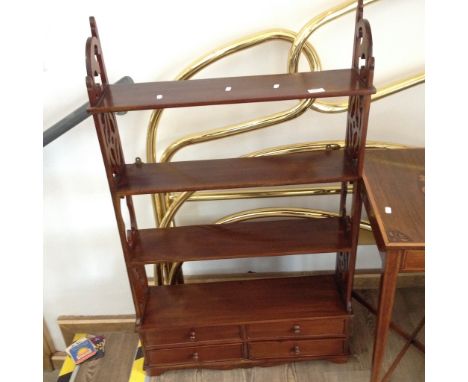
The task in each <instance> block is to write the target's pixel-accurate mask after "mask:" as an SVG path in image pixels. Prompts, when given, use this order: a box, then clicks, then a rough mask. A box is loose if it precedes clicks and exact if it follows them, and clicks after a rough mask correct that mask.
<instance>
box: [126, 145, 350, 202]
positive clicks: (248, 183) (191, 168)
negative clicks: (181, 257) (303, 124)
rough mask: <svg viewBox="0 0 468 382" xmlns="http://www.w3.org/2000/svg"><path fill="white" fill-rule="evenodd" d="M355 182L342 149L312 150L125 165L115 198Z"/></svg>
mask: <svg viewBox="0 0 468 382" xmlns="http://www.w3.org/2000/svg"><path fill="white" fill-rule="evenodd" d="M356 179H358V176H357V170H356V168H355V167H353V166H352V165H351V164H350V163H348V161H347V160H346V155H345V152H344V150H326V151H310V152H303V153H294V154H285V155H275V156H266V157H256V158H229V159H216V160H197V161H181V162H171V163H143V164H141V165H136V164H128V165H126V166H125V175H123V176H122V178H121V179H120V181H119V183H118V185H117V193H118V194H119V195H137V194H150V193H158V192H169V191H197V190H217V189H229V188H242V187H257V186H279V185H286V184H288V185H289V184H307V183H328V182H336V181H345V180H346V181H351V180H356Z"/></svg>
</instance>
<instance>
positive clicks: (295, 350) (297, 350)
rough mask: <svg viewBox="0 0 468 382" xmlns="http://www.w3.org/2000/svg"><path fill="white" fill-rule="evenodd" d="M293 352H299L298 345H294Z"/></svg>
mask: <svg viewBox="0 0 468 382" xmlns="http://www.w3.org/2000/svg"><path fill="white" fill-rule="evenodd" d="M293 352H294V354H296V355H298V354H301V349H299V346H298V345H295V346H294V348H293Z"/></svg>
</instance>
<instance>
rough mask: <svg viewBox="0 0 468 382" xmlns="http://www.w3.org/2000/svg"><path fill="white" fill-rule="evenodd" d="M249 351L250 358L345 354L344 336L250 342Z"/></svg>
mask: <svg viewBox="0 0 468 382" xmlns="http://www.w3.org/2000/svg"><path fill="white" fill-rule="evenodd" d="M249 351H250V352H249V355H250V358H251V359H267V358H294V357H296V358H300V357H307V356H315V357H321V356H335V355H344V354H347V350H346V340H345V339H344V338H343V339H340V338H327V339H317V340H297V341H261V342H251V343H250V344H249Z"/></svg>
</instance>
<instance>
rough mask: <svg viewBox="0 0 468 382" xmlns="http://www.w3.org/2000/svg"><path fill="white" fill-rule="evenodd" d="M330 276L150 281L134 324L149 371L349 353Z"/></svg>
mask: <svg viewBox="0 0 468 382" xmlns="http://www.w3.org/2000/svg"><path fill="white" fill-rule="evenodd" d="M350 318H351V314H350V313H349V312H347V311H346V308H345V305H344V303H343V302H342V300H341V297H340V295H339V293H338V288H337V286H336V282H335V279H334V277H333V276H329V275H326V276H307V277H291V278H275V279H263V280H246V281H229V282H220V283H206V284H185V285H173V286H165V287H151V288H150V294H149V300H148V303H147V307H146V313H145V316H144V319H143V320H142V324H141V326H140V327H139V332H140V337H141V340H142V344H143V347H144V350H145V366H146V369H147V372H148V373H149V374H156V375H157V374H160V373H161V372H163V371H165V370H172V369H181V368H234V367H243V366H245V367H248V366H254V365H261V364H274V363H280V362H289V361H291V360H295V361H296V360H298V361H299V360H307V359H316V358H320V359H331V360H335V361H343V360H345V359H346V357H347V355H348V326H349V320H350Z"/></svg>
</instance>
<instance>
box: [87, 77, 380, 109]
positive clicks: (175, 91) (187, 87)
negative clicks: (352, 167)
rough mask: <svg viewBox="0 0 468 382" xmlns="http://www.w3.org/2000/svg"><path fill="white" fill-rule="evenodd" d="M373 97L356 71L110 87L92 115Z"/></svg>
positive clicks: (371, 91)
mask: <svg viewBox="0 0 468 382" xmlns="http://www.w3.org/2000/svg"><path fill="white" fill-rule="evenodd" d="M275 85H279V86H277V87H275ZM226 89H230V90H229V91H226ZM372 93H375V88H374V87H370V88H369V87H366V86H364V85H363V84H362V83H361V81H360V79H359V75H358V73H357V72H356V71H355V70H353V69H343V70H328V71H320V72H305V73H295V74H272V75H261V76H245V77H226V78H210V79H199V80H184V81H164V82H147V83H139V84H116V85H106V87H105V89H104V94H103V96H102V98H101V99H100V100H99V102H98V103H97V104H96V106H92V107H90V108H89V111H90V112H91V113H103V112H117V111H130V110H147V109H164V108H171V107H186V106H203V105H219V104H233V103H245V102H263V101H279V100H289V99H305V98H322V97H339V96H350V95H368V94H372Z"/></svg>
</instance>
